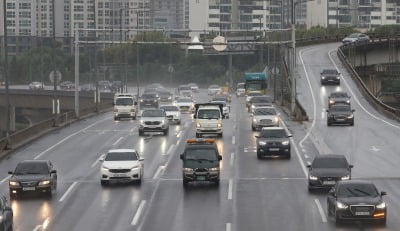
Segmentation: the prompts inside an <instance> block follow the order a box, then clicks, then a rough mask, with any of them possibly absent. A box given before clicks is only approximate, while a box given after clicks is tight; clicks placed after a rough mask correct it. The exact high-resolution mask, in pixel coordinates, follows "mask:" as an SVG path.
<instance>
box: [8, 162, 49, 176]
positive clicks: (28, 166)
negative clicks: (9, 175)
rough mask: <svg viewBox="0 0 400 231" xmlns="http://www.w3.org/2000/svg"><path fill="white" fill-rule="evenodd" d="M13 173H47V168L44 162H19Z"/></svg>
mask: <svg viewBox="0 0 400 231" xmlns="http://www.w3.org/2000/svg"><path fill="white" fill-rule="evenodd" d="M14 174H16V175H24V174H49V168H48V166H47V163H45V162H37V163H32V162H27V163H19V164H18V165H17V167H16V168H15V172H14Z"/></svg>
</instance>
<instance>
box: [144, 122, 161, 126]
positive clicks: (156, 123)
mask: <svg viewBox="0 0 400 231" xmlns="http://www.w3.org/2000/svg"><path fill="white" fill-rule="evenodd" d="M144 124H146V125H160V124H161V122H160V121H146V122H144Z"/></svg>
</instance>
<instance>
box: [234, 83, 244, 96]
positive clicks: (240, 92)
mask: <svg viewBox="0 0 400 231" xmlns="http://www.w3.org/2000/svg"><path fill="white" fill-rule="evenodd" d="M245 86H246V84H245V83H238V84H237V86H236V96H238V97H239V96H244V95H245V94H246V89H245Z"/></svg>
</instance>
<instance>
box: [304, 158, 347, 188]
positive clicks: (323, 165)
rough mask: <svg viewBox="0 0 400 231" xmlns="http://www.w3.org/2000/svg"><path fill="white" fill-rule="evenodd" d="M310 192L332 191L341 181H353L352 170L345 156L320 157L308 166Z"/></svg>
mask: <svg viewBox="0 0 400 231" xmlns="http://www.w3.org/2000/svg"><path fill="white" fill-rule="evenodd" d="M307 167H308V170H309V171H308V191H312V190H313V189H330V188H332V186H334V185H335V184H336V182H337V181H340V180H350V179H351V168H353V165H349V163H348V162H347V159H346V157H345V156H344V155H335V154H330V155H319V156H316V157H315V158H314V160H313V162H312V164H311V165H308V166H307Z"/></svg>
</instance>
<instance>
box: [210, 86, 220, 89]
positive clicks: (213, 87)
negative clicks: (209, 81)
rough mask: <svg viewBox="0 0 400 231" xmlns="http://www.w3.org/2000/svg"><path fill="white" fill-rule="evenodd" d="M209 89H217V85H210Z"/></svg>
mask: <svg viewBox="0 0 400 231" xmlns="http://www.w3.org/2000/svg"><path fill="white" fill-rule="evenodd" d="M210 88H211V89H216V88H219V86H218V85H210Z"/></svg>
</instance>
